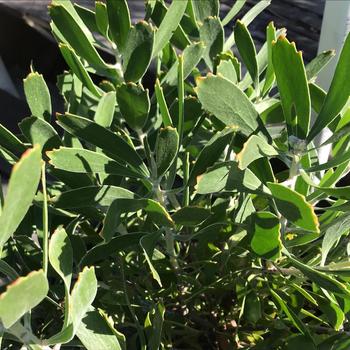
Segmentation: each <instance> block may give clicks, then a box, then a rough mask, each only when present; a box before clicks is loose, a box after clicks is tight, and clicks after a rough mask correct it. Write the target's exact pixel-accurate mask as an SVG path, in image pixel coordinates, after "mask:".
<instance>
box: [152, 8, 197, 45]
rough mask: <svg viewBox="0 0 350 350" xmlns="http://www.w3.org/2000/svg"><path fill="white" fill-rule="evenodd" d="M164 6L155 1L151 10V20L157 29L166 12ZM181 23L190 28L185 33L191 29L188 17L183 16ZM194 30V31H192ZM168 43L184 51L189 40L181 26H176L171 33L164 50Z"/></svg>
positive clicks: (166, 9)
mask: <svg viewBox="0 0 350 350" xmlns="http://www.w3.org/2000/svg"><path fill="white" fill-rule="evenodd" d="M165 4H166V3H165V2H162V1H156V2H155V6H154V9H153V11H152V14H151V19H152V21H153V22H154V24H155V25H156V26H157V27H158V28H159V27H160V25H161V23H162V21H163V20H164V17H165V15H166V14H167V12H168V8H167V6H166V5H165ZM181 21H182V22H183V24H184V25H188V24H189V25H190V26H191V29H189V30H187V31H191V30H192V29H193V25H192V24H191V23H189V18H188V17H186V16H183V18H182V19H181ZM195 28H196V26H195ZM194 30H196V29H194ZM195 33H196V32H195ZM196 34H197V33H196ZM170 43H171V44H173V45H174V46H175V47H176V48H178V49H180V50H184V49H185V48H186V46H187V45H189V44H190V43H191V41H190V39H189V38H188V36H187V34H186V33H185V31H184V29H183V28H182V26H181V24H179V25H178V26H177V28H176V29H175V30H174V31H173V34H172V36H171V38H170V41H169V43H168V44H166V45H165V47H164V48H166V47H168V48H170V47H169V44H170ZM164 48H163V49H164ZM173 49H174V48H172V50H173Z"/></svg>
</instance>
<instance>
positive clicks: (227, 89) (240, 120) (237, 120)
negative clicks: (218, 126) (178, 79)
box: [196, 75, 259, 135]
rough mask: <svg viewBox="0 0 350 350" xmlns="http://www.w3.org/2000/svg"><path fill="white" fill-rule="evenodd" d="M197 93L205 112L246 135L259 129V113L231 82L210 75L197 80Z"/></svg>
mask: <svg viewBox="0 0 350 350" xmlns="http://www.w3.org/2000/svg"><path fill="white" fill-rule="evenodd" d="M196 92H197V94H198V98H199V100H200V102H201V103H202V106H203V108H204V109H205V110H207V111H209V112H210V113H212V114H214V115H215V116H216V118H218V119H219V120H220V121H222V122H223V123H224V124H225V125H227V126H232V127H236V128H237V130H238V131H240V132H242V133H243V134H244V135H250V134H251V133H252V132H254V131H255V130H257V129H258V127H259V124H258V118H259V116H258V113H257V112H256V110H255V108H254V106H253V104H252V103H251V102H250V101H249V99H248V97H247V96H246V95H245V94H244V92H243V91H242V90H240V89H239V88H238V87H237V86H236V85H234V84H233V83H231V82H230V81H229V80H227V79H225V78H222V77H218V76H214V75H210V76H208V77H206V78H199V79H198V80H197V88H196Z"/></svg>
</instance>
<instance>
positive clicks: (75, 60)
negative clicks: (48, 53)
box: [59, 44, 101, 96]
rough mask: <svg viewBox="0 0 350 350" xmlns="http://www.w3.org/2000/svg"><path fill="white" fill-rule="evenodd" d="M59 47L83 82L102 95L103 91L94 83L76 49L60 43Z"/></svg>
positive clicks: (97, 94)
mask: <svg viewBox="0 0 350 350" xmlns="http://www.w3.org/2000/svg"><path fill="white" fill-rule="evenodd" d="M59 48H60V50H61V53H62V56H63V58H64V59H65V61H66V62H67V64H68V66H69V68H70V69H71V70H72V72H73V73H74V74H75V75H76V76H77V77H78V79H79V80H80V81H81V82H82V83H83V85H85V86H86V87H87V88H88V89H89V90H90V91H91V92H92V93H93V94H94V95H95V96H100V95H101V93H100V92H99V90H98V88H97V87H96V86H95V84H94V83H93V81H92V79H91V77H90V75H89V73H88V72H87V70H86V69H85V67H84V66H83V64H82V63H81V61H80V59H79V57H78V56H77V55H76V53H75V52H74V50H72V48H71V47H69V46H68V45H65V44H59Z"/></svg>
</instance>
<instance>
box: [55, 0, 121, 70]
mask: <svg viewBox="0 0 350 350" xmlns="http://www.w3.org/2000/svg"><path fill="white" fill-rule="evenodd" d="M115 2H116V3H119V1H115ZM49 11H50V16H51V18H52V20H53V22H54V24H55V25H56V27H57V28H58V30H59V31H60V33H61V34H62V35H63V36H64V38H65V40H66V42H67V43H68V44H69V45H70V46H71V47H72V48H73V49H74V51H76V52H77V54H78V55H79V56H81V57H82V58H84V59H85V60H87V61H88V62H89V63H90V64H92V65H94V66H95V67H102V68H105V67H106V64H105V62H104V61H103V60H102V58H101V56H100V55H99V54H98V52H97V50H96V49H95V48H94V46H93V44H92V41H91V37H90V35H91V33H90V35H89V34H87V33H89V31H88V29H87V28H86V27H85V28H84V27H83V26H82V25H81V23H79V22H77V21H76V18H74V17H73V16H72V14H71V13H70V12H69V11H67V8H66V6H65V5H62V4H57V2H56V3H52V4H51V5H50V7H49Z"/></svg>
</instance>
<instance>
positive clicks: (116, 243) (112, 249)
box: [79, 232, 147, 266]
mask: <svg viewBox="0 0 350 350" xmlns="http://www.w3.org/2000/svg"><path fill="white" fill-rule="evenodd" d="M145 234H147V233H144V232H135V233H128V234H125V235H122V236H117V237H114V238H113V239H112V240H110V241H109V242H107V243H105V242H103V243H102V244H100V245H96V246H94V247H93V248H91V249H90V250H89V251H88V252H87V253H86V254H85V255H84V257H83V258H82V260H81V261H80V263H79V265H80V266H87V265H91V264H95V263H96V262H98V261H100V260H104V259H106V258H107V257H108V256H109V255H111V254H115V253H117V252H119V251H123V250H126V249H128V248H130V247H132V246H134V245H137V244H138V243H139V241H140V239H141V237H142V236H143V235H145Z"/></svg>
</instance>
